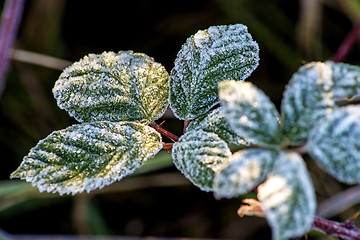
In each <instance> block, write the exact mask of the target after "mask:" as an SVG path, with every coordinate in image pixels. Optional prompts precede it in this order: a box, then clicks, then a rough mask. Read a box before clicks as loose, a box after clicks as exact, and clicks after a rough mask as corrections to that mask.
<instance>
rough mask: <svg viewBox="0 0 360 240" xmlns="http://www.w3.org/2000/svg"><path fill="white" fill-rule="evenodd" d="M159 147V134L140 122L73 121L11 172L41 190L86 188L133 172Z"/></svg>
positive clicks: (106, 182) (93, 187)
mask: <svg viewBox="0 0 360 240" xmlns="http://www.w3.org/2000/svg"><path fill="white" fill-rule="evenodd" d="M161 148H162V143H161V136H160V134H159V133H158V132H156V131H155V130H154V129H152V128H151V127H148V126H145V125H142V124H140V123H133V122H119V123H114V122H108V121H102V122H92V123H83V124H76V125H73V126H70V127H68V128H66V129H63V130H60V131H55V132H53V133H51V134H50V135H49V136H47V137H46V138H45V139H43V140H41V141H40V142H39V143H38V144H37V145H36V146H35V147H34V148H32V149H31V150H30V153H29V154H28V155H27V156H26V157H24V160H23V162H22V164H21V165H20V167H19V168H18V169H17V170H16V171H15V172H14V173H12V175H11V177H12V178H21V179H25V180H26V181H28V182H31V183H32V185H34V186H36V187H38V188H39V190H40V191H41V192H43V191H47V192H58V193H60V194H61V195H62V194H76V193H81V192H83V191H87V192H89V191H91V190H94V189H97V188H102V187H104V186H106V185H109V184H111V183H113V182H114V181H117V180H120V179H121V178H123V177H124V176H126V175H128V174H130V173H132V172H133V171H134V170H135V169H136V168H138V167H140V166H141V165H142V163H143V162H145V161H146V160H147V159H150V158H152V157H153V156H154V155H155V154H156V153H157V152H158V151H160V150H161Z"/></svg>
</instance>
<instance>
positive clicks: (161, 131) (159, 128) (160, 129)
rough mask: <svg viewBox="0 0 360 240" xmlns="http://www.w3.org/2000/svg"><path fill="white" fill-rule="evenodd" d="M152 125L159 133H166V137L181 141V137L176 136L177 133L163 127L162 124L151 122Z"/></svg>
mask: <svg viewBox="0 0 360 240" xmlns="http://www.w3.org/2000/svg"><path fill="white" fill-rule="evenodd" d="M150 126H151V127H152V128H154V129H155V130H156V131H158V132H159V133H161V134H162V135H164V136H165V137H167V138H168V139H170V140H171V141H173V142H177V141H179V137H178V136H176V135H175V134H173V133H171V132H169V131H167V130H165V129H163V128H162V127H161V125H157V124H156V123H155V122H152V123H150Z"/></svg>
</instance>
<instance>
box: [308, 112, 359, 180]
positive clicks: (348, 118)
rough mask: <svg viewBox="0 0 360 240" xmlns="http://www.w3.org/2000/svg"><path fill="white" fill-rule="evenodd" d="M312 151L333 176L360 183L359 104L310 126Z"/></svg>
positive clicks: (310, 152)
mask: <svg viewBox="0 0 360 240" xmlns="http://www.w3.org/2000/svg"><path fill="white" fill-rule="evenodd" d="M307 147H308V151H309V154H310V155H311V156H312V157H313V158H314V159H315V160H316V161H317V162H318V163H319V165H320V166H321V167H322V168H323V169H325V170H326V171H327V172H329V173H330V174H331V175H332V176H333V177H335V178H336V179H338V180H339V181H341V182H345V183H348V184H355V183H360V174H359V173H360V106H348V107H342V108H339V109H337V110H334V111H333V112H332V113H329V114H327V115H325V117H324V119H323V120H322V121H321V122H318V123H316V124H315V125H314V127H313V128H312V129H311V131H310V134H309V139H308V143H307Z"/></svg>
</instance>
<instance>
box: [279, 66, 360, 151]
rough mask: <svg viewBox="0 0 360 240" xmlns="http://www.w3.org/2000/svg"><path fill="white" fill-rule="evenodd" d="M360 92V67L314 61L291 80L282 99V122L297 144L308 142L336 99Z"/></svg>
mask: <svg viewBox="0 0 360 240" xmlns="http://www.w3.org/2000/svg"><path fill="white" fill-rule="evenodd" d="M359 94H360V68H359V67H357V66H352V65H349V64H344V63H334V62H331V61H327V62H324V63H323V62H312V63H308V64H306V65H304V66H302V67H300V68H299V70H298V71H297V72H296V73H294V75H293V76H292V78H291V79H290V81H289V84H288V85H287V87H286V90H285V92H284V98H283V101H282V106H281V109H282V124H283V125H284V130H285V133H286V134H287V137H288V138H289V140H290V141H291V143H292V144H294V145H300V144H302V143H304V142H305V141H306V138H307V137H308V133H309V131H310V129H311V127H312V126H313V125H314V124H315V123H316V122H317V121H318V120H319V119H321V118H322V117H323V116H324V115H325V114H326V113H327V112H329V111H331V110H332V109H334V108H337V107H338V106H337V105H336V101H339V100H342V99H346V98H351V97H353V96H355V95H359Z"/></svg>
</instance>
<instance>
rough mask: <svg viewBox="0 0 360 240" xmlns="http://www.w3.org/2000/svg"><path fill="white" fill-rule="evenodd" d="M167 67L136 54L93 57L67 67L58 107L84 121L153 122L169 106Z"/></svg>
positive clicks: (57, 88)
mask: <svg viewBox="0 0 360 240" xmlns="http://www.w3.org/2000/svg"><path fill="white" fill-rule="evenodd" d="M168 81H169V76H168V73H167V72H166V70H165V68H164V67H163V66H162V65H161V64H159V63H156V62H154V60H153V59H152V58H151V57H149V56H147V55H145V54H142V53H134V52H132V51H120V52H118V53H114V52H103V53H102V54H89V55H88V56H85V57H84V58H83V59H81V60H80V61H79V62H76V63H74V64H73V65H71V66H70V67H68V68H66V69H65V70H64V71H63V73H62V74H61V75H60V77H59V79H58V80H57V81H56V83H55V87H54V89H53V93H54V96H55V99H56V100H57V103H58V106H59V107H60V108H61V109H65V110H66V111H67V112H68V113H69V114H70V116H72V117H74V118H75V119H76V120H78V121H80V122H91V121H104V120H105V121H112V122H118V121H136V122H141V123H150V122H152V121H154V120H156V119H158V118H159V117H161V116H162V115H163V113H164V112H165V110H166V108H167V106H168V94H169V83H168Z"/></svg>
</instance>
